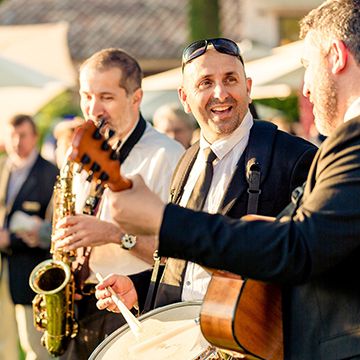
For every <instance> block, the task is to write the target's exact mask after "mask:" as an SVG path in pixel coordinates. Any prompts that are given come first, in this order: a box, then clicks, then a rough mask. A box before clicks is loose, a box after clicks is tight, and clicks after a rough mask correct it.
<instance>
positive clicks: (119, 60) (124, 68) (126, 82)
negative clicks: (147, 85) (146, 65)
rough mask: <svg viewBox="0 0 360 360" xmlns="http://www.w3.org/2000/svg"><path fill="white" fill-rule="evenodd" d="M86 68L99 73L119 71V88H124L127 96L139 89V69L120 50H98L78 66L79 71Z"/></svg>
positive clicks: (130, 57) (126, 54) (136, 64)
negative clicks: (112, 70)
mask: <svg viewBox="0 0 360 360" xmlns="http://www.w3.org/2000/svg"><path fill="white" fill-rule="evenodd" d="M86 66H90V67H92V68H94V69H97V70H100V71H103V70H109V69H111V68H118V69H120V70H121V79H120V84H119V86H120V87H122V88H124V89H125V91H126V93H127V94H131V93H133V92H134V91H135V90H137V89H139V88H141V81H142V78H143V72H142V70H141V67H140V65H139V63H138V62H137V61H136V60H135V59H134V58H133V57H132V56H131V55H129V54H128V53H127V52H126V51H124V50H122V49H115V48H110V49H103V50H100V51H98V52H96V53H95V54H93V55H92V56H91V57H90V58H88V59H87V60H85V62H84V63H83V64H82V65H81V66H80V71H81V70H82V69H83V68H84V67H86Z"/></svg>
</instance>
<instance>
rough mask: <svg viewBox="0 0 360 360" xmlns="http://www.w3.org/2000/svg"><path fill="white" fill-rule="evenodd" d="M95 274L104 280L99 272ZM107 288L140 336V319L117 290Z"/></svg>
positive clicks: (135, 333)
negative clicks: (122, 299) (121, 298)
mask: <svg viewBox="0 0 360 360" xmlns="http://www.w3.org/2000/svg"><path fill="white" fill-rule="evenodd" d="M95 275H96V278H97V279H98V280H99V281H103V277H102V276H101V275H100V274H99V273H96V274H95ZM106 290H108V291H109V292H110V294H111V299H112V301H113V302H114V303H115V305H116V306H117V308H118V309H119V310H120V312H121V314H122V315H123V316H124V318H125V320H126V322H127V323H128V325H129V327H130V330H131V331H132V332H133V334H134V335H135V336H136V337H138V336H139V333H140V331H141V323H140V321H139V320H138V319H137V318H136V317H135V316H134V315H133V314H132V313H131V311H130V310H129V309H128V308H127V307H126V305H125V304H124V303H123V302H122V301H121V300H120V298H119V297H118V295H117V294H116V292H115V291H114V290H113V289H112V288H111V287H110V286H108V287H107V288H106Z"/></svg>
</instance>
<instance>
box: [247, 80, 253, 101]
mask: <svg viewBox="0 0 360 360" xmlns="http://www.w3.org/2000/svg"><path fill="white" fill-rule="evenodd" d="M251 87H252V78H250V77H247V78H246V89H247V93H248V97H249V104H250V103H251V102H252V99H251Z"/></svg>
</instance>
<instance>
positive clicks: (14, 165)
mask: <svg viewBox="0 0 360 360" xmlns="http://www.w3.org/2000/svg"><path fill="white" fill-rule="evenodd" d="M38 155H39V152H38V150H37V149H34V150H33V151H32V152H31V153H30V155H29V156H28V157H27V158H26V159H22V160H21V161H18V162H14V161H13V160H12V159H11V157H8V166H9V168H10V169H11V170H12V171H14V170H25V169H30V168H31V167H32V166H33V165H34V164H35V161H36V159H37V157H38Z"/></svg>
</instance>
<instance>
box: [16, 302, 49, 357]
mask: <svg viewBox="0 0 360 360" xmlns="http://www.w3.org/2000/svg"><path fill="white" fill-rule="evenodd" d="M15 315H16V321H17V326H18V333H19V339H20V344H21V347H22V349H23V350H24V353H25V359H26V360H49V359H53V358H51V357H50V355H49V353H48V352H47V350H46V348H45V347H44V346H42V345H41V341H40V340H41V336H42V334H43V333H42V332H40V331H37V330H36V329H35V327H34V321H33V310H32V306H31V305H20V304H17V305H15Z"/></svg>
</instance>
